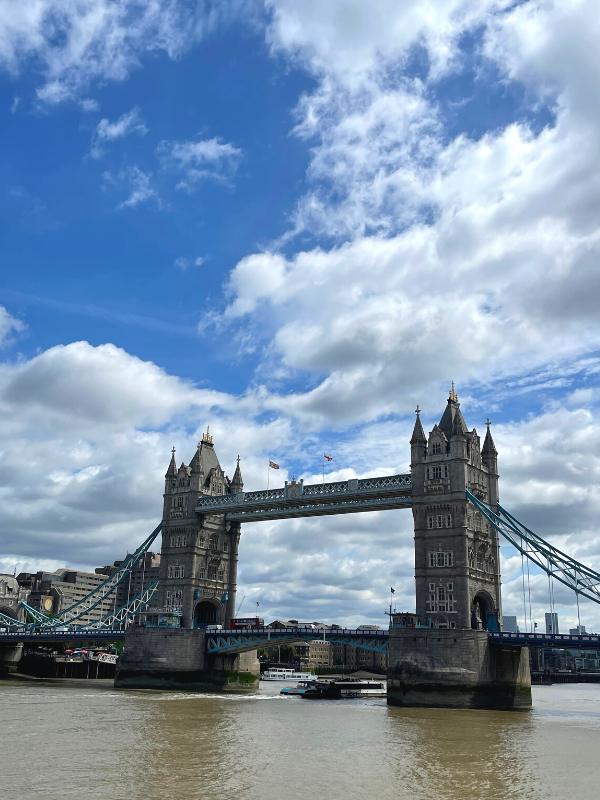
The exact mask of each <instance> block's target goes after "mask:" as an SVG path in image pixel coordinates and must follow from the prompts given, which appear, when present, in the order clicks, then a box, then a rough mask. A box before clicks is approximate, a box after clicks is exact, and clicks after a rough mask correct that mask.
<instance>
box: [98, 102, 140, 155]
mask: <svg viewBox="0 0 600 800" xmlns="http://www.w3.org/2000/svg"><path fill="white" fill-rule="evenodd" d="M132 133H137V134H139V135H140V136H145V135H146V134H147V133H148V128H147V127H146V125H145V124H144V121H143V120H142V118H141V116H140V110H139V108H137V107H134V108H132V109H131V110H130V111H127V112H126V113H125V114H122V115H121V116H120V117H119V118H118V119H116V120H115V121H114V122H111V121H110V120H109V119H107V118H106V117H103V118H102V119H101V120H100V122H99V123H98V125H97V126H96V131H95V133H94V136H93V138H92V146H91V155H92V157H93V158H101V157H102V156H103V155H104V147H105V145H107V144H108V143H110V142H114V141H116V140H117V139H124V138H125V137H126V136H130V135H131V134H132Z"/></svg>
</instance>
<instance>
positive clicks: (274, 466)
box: [269, 461, 279, 469]
mask: <svg viewBox="0 0 600 800" xmlns="http://www.w3.org/2000/svg"><path fill="white" fill-rule="evenodd" d="M269 466H270V467H271V469H279V464H276V463H275V462H274V461H269Z"/></svg>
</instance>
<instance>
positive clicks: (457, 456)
mask: <svg viewBox="0 0 600 800" xmlns="http://www.w3.org/2000/svg"><path fill="white" fill-rule="evenodd" d="M417 423H418V425H417V424H415V431H414V432H413V436H412V438H411V453H412V459H411V471H412V482H413V517H414V530H415V579H416V600H417V614H418V615H419V618H420V619H421V621H422V622H423V623H426V624H429V625H432V626H433V627H436V628H457V629H464V628H483V627H485V626H486V625H488V624H492V620H493V619H494V616H495V615H499V614H500V607H501V598H500V563H499V550H498V537H497V534H496V533H495V532H494V530H493V529H492V528H491V526H490V525H489V524H488V523H487V522H486V521H485V520H484V519H483V518H482V517H481V515H480V514H479V512H477V511H475V509H473V508H472V507H471V506H470V504H469V503H468V501H467V500H466V496H465V491H466V489H467V488H468V489H470V491H472V492H473V493H474V494H476V495H477V496H478V497H480V498H481V499H482V500H484V501H485V502H488V503H491V504H495V503H497V502H498V471H497V452H496V448H495V447H494V443H493V441H492V438H491V434H490V432H489V428H488V435H487V436H486V441H485V443H484V448H483V451H482V450H481V449H480V441H479V436H478V434H477V431H476V430H475V429H473V430H472V431H469V429H468V428H467V425H466V423H465V420H464V417H463V414H462V412H461V409H460V403H459V402H458V396H457V394H456V391H455V389H454V384H453V385H452V389H451V391H450V395H449V397H448V402H447V405H446V408H445V410H444V413H443V414H442V417H441V419H440V421H439V423H438V424H437V425H434V427H433V429H432V430H431V432H430V434H429V440H428V441H427V442H426V447H425V446H424V444H423V442H422V440H421V435H420V432H419V428H420V430H421V431H422V426H421V423H420V419H419V415H418V414H417ZM488 437H489V438H488ZM423 438H424V435H423Z"/></svg>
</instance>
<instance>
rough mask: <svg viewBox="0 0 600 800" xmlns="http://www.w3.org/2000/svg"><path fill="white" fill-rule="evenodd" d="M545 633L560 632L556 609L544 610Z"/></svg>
mask: <svg viewBox="0 0 600 800" xmlns="http://www.w3.org/2000/svg"><path fill="white" fill-rule="evenodd" d="M544 617H545V618H546V633H560V631H559V630H558V614H557V613H556V611H546V613H545V614H544Z"/></svg>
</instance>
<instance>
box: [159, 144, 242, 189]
mask: <svg viewBox="0 0 600 800" xmlns="http://www.w3.org/2000/svg"><path fill="white" fill-rule="evenodd" d="M157 153H158V155H159V158H160V159H161V162H162V165H163V168H164V169H166V170H168V171H171V172H174V173H175V174H176V175H178V176H179V177H180V179H179V181H178V183H177V188H178V189H183V190H185V191H188V192H190V191H193V190H194V189H195V187H196V185H197V184H198V183H199V182H201V181H204V180H217V181H222V182H227V181H229V180H230V179H231V177H232V176H233V174H234V173H235V171H236V169H237V167H238V164H239V161H240V159H241V157H242V151H241V150H240V149H239V148H238V147H235V145H233V144H230V143H229V142H222V141H221V140H220V139H218V138H212V139H197V140H190V141H181V142H167V141H163V142H161V143H160V145H159V147H158V150H157Z"/></svg>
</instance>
